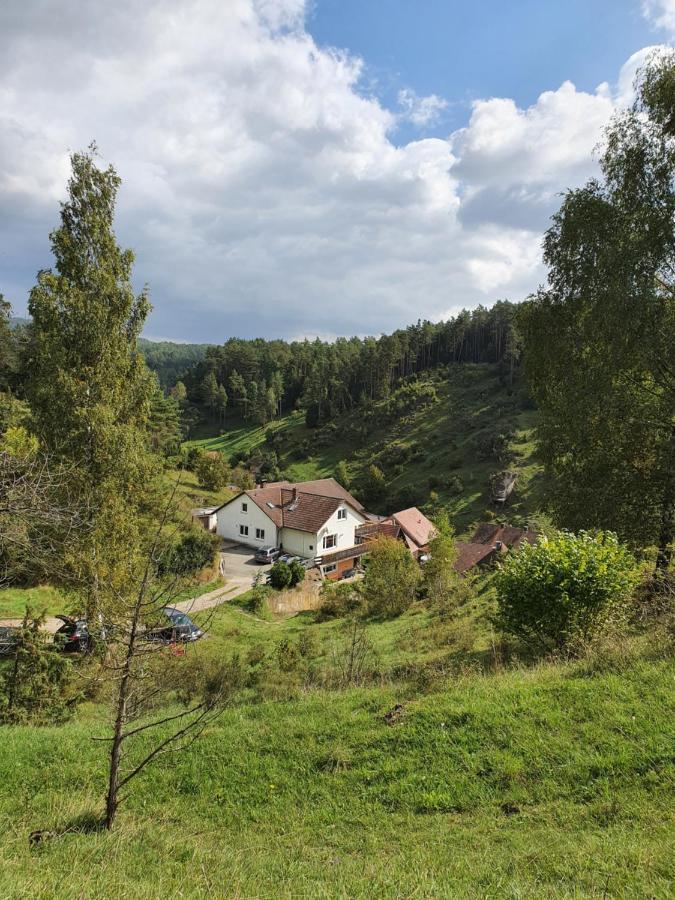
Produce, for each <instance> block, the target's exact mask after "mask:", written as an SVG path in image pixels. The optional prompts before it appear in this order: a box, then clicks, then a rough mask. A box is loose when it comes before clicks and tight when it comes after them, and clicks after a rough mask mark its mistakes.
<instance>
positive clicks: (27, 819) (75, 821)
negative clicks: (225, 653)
mask: <svg viewBox="0 0 675 900" xmlns="http://www.w3.org/2000/svg"><path fill="white" fill-rule="evenodd" d="M218 627H219V629H220V630H219V631H218V634H216V636H215V637H214V638H213V644H212V647H211V649H210V650H209V652H212V651H213V648H214V647H215V646H216V645H217V644H218V643H219V642H220V641H221V640H222V639H224V638H225V637H226V636H227V633H228V631H229V632H231V631H232V629H238V634H237V635H236V636H237V638H238V640H239V641H240V642H242V643H246V642H247V641H250V640H251V639H255V640H258V639H260V638H261V637H262V636H263V635H265V637H264V638H263V639H264V640H266V641H270V642H276V641H279V640H280V639H281V635H282V631H283V630H284V629H285V628H288V629H291V631H294V632H295V631H297V630H298V629H301V628H302V627H305V624H303V622H302V621H298V620H290V621H289V622H288V623H287V624H286V626H284V625H281V626H279V625H276V624H274V623H264V622H260V621H257V620H254V619H252V618H251V617H247V616H246V615H245V614H244V613H243V612H241V611H239V612H238V611H236V610H229V611H228V612H227V614H226V615H225V617H224V619H223V620H222V621H221V623H220V625H219V626H218ZM229 637H230V638H231V637H232V635H231V634H230V635H229ZM206 648H207V643H206V642H205V643H204V644H203V646H202V648H200V650H199V651H197V652H206ZM195 649H196V648H195ZM673 675H674V671H673V667H672V664H671V663H669V662H668V661H667V660H665V659H662V658H659V657H658V654H652V658H649V656H647V657H643V658H634V659H631V658H630V657H627V658H623V659H622V660H618V659H615V660H614V662H613V664H612V665H604V666H602V665H601V666H596V667H588V666H586V665H584V664H582V663H577V664H575V665H572V664H569V665H566V666H565V665H558V666H554V665H545V666H539V667H536V668H534V669H530V670H527V671H520V670H516V671H502V672H497V673H495V674H479V673H471V672H469V673H466V674H464V675H459V676H455V677H453V678H451V679H448V680H447V681H445V682H444V683H442V684H439V685H437V686H436V688H435V689H434V690H433V691H432V692H431V693H419V692H415V691H414V690H412V689H411V687H410V685H409V684H408V683H405V684H403V683H396V682H384V683H381V684H378V685H374V686H371V687H363V688H357V689H350V690H344V691H326V690H320V689H315V690H304V691H302V692H300V694H299V695H298V696H297V697H291V698H289V699H287V700H286V701H285V702H272V701H266V702H262V703H243V704H239V705H236V706H233V707H232V708H230V709H229V710H227V711H226V712H225V714H224V715H223V717H222V718H221V719H220V720H219V722H218V723H217V724H215V725H213V726H212V727H211V728H210V730H209V731H208V733H207V734H206V735H204V737H203V739H202V740H201V741H200V743H199V744H198V745H195V746H194V747H192V748H191V749H190V750H189V751H187V752H186V753H184V754H179V755H176V756H175V757H173V758H171V759H170V760H167V761H165V762H164V763H163V764H158V765H157V766H155V767H154V768H152V769H150V770H148V772H147V773H146V775H145V776H143V778H142V780H139V781H138V782H137V784H136V787H135V789H134V790H133V791H132V793H131V795H130V797H129V800H128V802H127V804H126V806H125V808H124V811H123V812H122V813H121V816H120V819H119V822H118V826H117V828H116V829H115V830H114V831H113V833H111V834H106V833H102V832H97V831H95V830H94V831H93V832H92V831H91V824H92V822H93V821H94V820H95V818H96V816H97V815H99V814H100V811H101V798H102V796H103V793H104V790H105V758H104V751H103V749H102V747H101V746H100V745H97V744H95V743H94V742H92V741H91V737H92V735H94V734H97V733H100V729H101V721H100V718H101V713H100V710H98V709H97V708H94V707H91V706H90V707H87V708H84V709H83V710H82V711H81V712H80V714H79V716H78V718H77V719H76V720H75V721H74V722H72V723H70V724H68V725H66V726H63V727H60V728H24V727H15V728H5V729H3V735H2V737H3V740H2V742H0V866H1V867H2V873H3V885H2V890H1V891H0V893H1V894H2V896H3V898H15V897H16V898H18V897H27V896H31V897H92V898H94V897H111V898H122V897H128V896H129V891H130V890H133V895H134V896H135V897H148V898H149V897H163V896H183V897H197V896H232V897H270V898H271V897H288V898H295V897H307V898H310V897H311V898H314V897H346V896H348V897H373V896H377V897H392V898H394V897H396V898H398V897H413V896H414V897H467V898H473V897H488V896H489V897H513V898H524V897H532V898H545V897H598V898H600V897H666V896H669V895H670V890H671V888H672V877H673V856H672V849H673V848H672V837H673V795H672V778H673V753H672V748H673V744H674V741H675V733H674V731H673V721H675V717H674V716H673V713H675V709H673V691H672V680H673ZM396 703H401V704H402V705H403V715H402V717H401V719H400V721H398V722H397V723H396V724H395V725H387V724H386V722H385V720H384V714H385V713H386V712H387V711H388V710H389V709H391V708H392V707H393V705H394V704H396ZM140 749H141V748H139V750H138V752H140ZM36 828H47V829H53V830H54V831H55V832H56V833H57V834H58V835H59V836H57V837H54V838H52V839H51V840H49V841H47V842H46V843H44V844H42V845H40V847H39V848H37V849H33V850H31V849H29V846H28V841H27V836H28V833H29V832H30V831H32V830H34V829H36ZM88 829H89V830H88Z"/></svg>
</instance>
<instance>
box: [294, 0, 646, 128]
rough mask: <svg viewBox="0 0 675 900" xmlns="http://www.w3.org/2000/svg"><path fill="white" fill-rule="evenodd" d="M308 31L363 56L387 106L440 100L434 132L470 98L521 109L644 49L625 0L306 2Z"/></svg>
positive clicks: (640, 28)
mask: <svg viewBox="0 0 675 900" xmlns="http://www.w3.org/2000/svg"><path fill="white" fill-rule="evenodd" d="M308 29H309V31H310V32H311V34H312V35H313V36H314V38H316V40H317V41H318V42H319V43H320V44H329V45H332V46H336V47H347V48H349V49H350V50H351V51H352V52H353V53H356V54H358V55H359V56H361V57H363V59H364V60H365V62H366V75H365V79H364V80H365V81H366V82H368V80H369V78H370V79H372V80H373V81H374V82H375V90H376V92H377V93H378V95H379V96H381V97H382V98H383V99H384V100H385V102H386V103H387V104H388V105H389V104H391V105H393V104H394V103H395V101H396V95H397V93H398V91H399V90H400V89H401V88H402V87H406V86H407V87H413V88H414V90H415V91H416V92H417V93H418V94H420V95H426V94H438V95H440V96H442V97H444V98H445V99H447V100H448V101H449V104H450V105H449V108H448V110H447V113H446V114H445V115H444V116H443V118H442V121H441V122H439V123H438V125H437V126H436V127H435V128H434V129H432V133H436V134H439V135H441V134H445V133H447V132H448V131H451V130H454V129H455V128H459V127H461V126H462V125H464V124H465V123H466V121H467V119H468V116H469V112H470V104H471V101H472V100H475V99H478V98H482V97H512V98H513V99H514V100H515V101H516V103H517V104H518V105H519V106H529V105H530V104H531V103H533V102H534V101H535V100H536V99H537V97H538V96H539V94H540V93H541V92H542V91H544V90H547V89H555V88H557V87H558V86H559V85H560V84H561V83H562V82H563V81H565V80H566V79H571V80H572V81H573V82H574V84H575V85H576V86H577V88H579V89H580V90H584V91H593V90H594V89H595V87H596V86H597V85H598V84H600V83H601V82H603V81H606V80H607V79H608V78H609V77H611V75H612V73H614V72H617V71H618V70H619V69H620V68H621V65H622V64H623V63H624V62H625V60H626V59H627V58H628V57H629V56H630V55H631V54H632V53H633V52H634V51H635V50H637V49H638V48H640V47H644V46H646V45H648V44H651V43H654V29H653V28H652V27H651V26H650V24H649V22H648V21H647V19H646V18H645V16H644V15H643V14H642V9H641V6H640V3H639V2H634V0H510V2H509V0H501V2H500V0H478V2H475V0H474V2H466V0H463V2H457V0H316V2H315V3H314V5H313V7H312V9H311V11H310V13H309V16H308ZM412 134H413V132H412V129H409V128H408V129H402V133H401V135H400V136H399V139H400V140H406V139H410V137H411V136H412Z"/></svg>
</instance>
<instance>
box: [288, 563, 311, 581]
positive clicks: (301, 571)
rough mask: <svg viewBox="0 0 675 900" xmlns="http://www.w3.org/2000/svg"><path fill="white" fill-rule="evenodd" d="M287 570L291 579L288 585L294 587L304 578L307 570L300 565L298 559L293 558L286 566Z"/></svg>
mask: <svg viewBox="0 0 675 900" xmlns="http://www.w3.org/2000/svg"><path fill="white" fill-rule="evenodd" d="M288 569H289V572H290V574H291V579H290V582H289V587H295V586H296V585H298V584H300V583H301V582H303V581H304V580H305V575H306V574H307V570H306V569H305V567H304V566H303V565H302V563H301V562H300V560H299V559H294V560H293V561H292V562H291V563H290V564H289V566H288Z"/></svg>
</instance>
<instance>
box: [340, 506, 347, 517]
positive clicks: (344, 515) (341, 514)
mask: <svg viewBox="0 0 675 900" xmlns="http://www.w3.org/2000/svg"><path fill="white" fill-rule="evenodd" d="M346 518H347V510H346V509H345V508H344V506H343V507H342V509H338V519H346Z"/></svg>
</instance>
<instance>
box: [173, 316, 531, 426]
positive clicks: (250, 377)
mask: <svg viewBox="0 0 675 900" xmlns="http://www.w3.org/2000/svg"><path fill="white" fill-rule="evenodd" d="M516 310H517V306H516V304H513V303H509V302H507V301H500V302H498V303H496V304H495V305H494V306H493V307H492V308H491V309H486V308H485V307H483V306H479V307H478V308H477V309H475V310H472V311H471V312H468V311H463V312H461V313H460V314H459V315H458V316H456V317H455V318H453V319H450V320H448V321H445V322H438V323H433V322H427V321H424V322H422V321H419V322H417V324H416V325H411V326H409V327H408V328H405V329H399V330H397V331H395V332H393V333H392V334H388V335H383V336H382V337H379V338H372V337H368V338H357V337H353V338H338V339H337V340H336V341H334V342H332V343H327V342H325V341H320V340H316V341H293V342H291V343H288V342H286V341H281V340H272V341H268V340H264V339H262V338H256V339H255V340H242V339H240V338H231V339H230V340H228V341H226V342H225V344H223V345H222V346H218V347H208V348H207V349H206V354H205V357H204V359H203V360H201V361H200V362H198V363H197V364H196V365H194V366H192V367H191V368H190V369H189V370H188V371H187V372H186V373H185V374H184V376H183V377H182V379H181V380H180V381H179V382H178V383H177V384H176V385H175V386H174V388H173V393H174V395H175V396H176V397H177V398H178V400H179V402H182V403H184V404H186V405H188V406H191V407H192V408H193V410H196V411H197V414H198V415H201V416H203V417H205V418H207V419H211V420H220V421H221V422H222V421H224V420H225V419H226V418H227V417H228V416H231V417H232V418H241V419H243V420H245V421H250V422H257V423H259V424H265V423H266V422H269V421H271V420H272V419H274V418H275V417H277V416H279V415H281V414H283V413H285V412H288V411H290V410H292V409H296V408H302V409H304V410H305V417H306V422H307V425H308V426H310V427H315V426H318V425H321V424H323V423H325V422H327V421H330V420H331V419H333V418H334V417H335V416H338V415H340V414H341V413H343V412H345V411H347V410H349V409H352V408H353V407H354V406H356V405H357V404H365V403H368V402H369V401H377V400H383V399H386V398H387V397H389V396H390V394H391V393H392V392H393V391H394V390H395V389H396V387H397V386H398V385H399V384H400V383H401V382H402V381H403V380H404V379H406V378H409V377H410V376H414V375H416V374H418V373H420V372H425V371H428V370H429V369H433V368H435V367H437V366H441V365H446V364H448V363H495V364H499V365H500V366H502V367H503V370H504V373H505V374H506V375H507V377H508V378H509V379H510V380H511V381H512V380H513V377H514V373H515V370H516V368H517V367H518V364H519V360H520V353H521V342H520V337H519V334H518V331H517V328H516V324H515V320H516Z"/></svg>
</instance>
